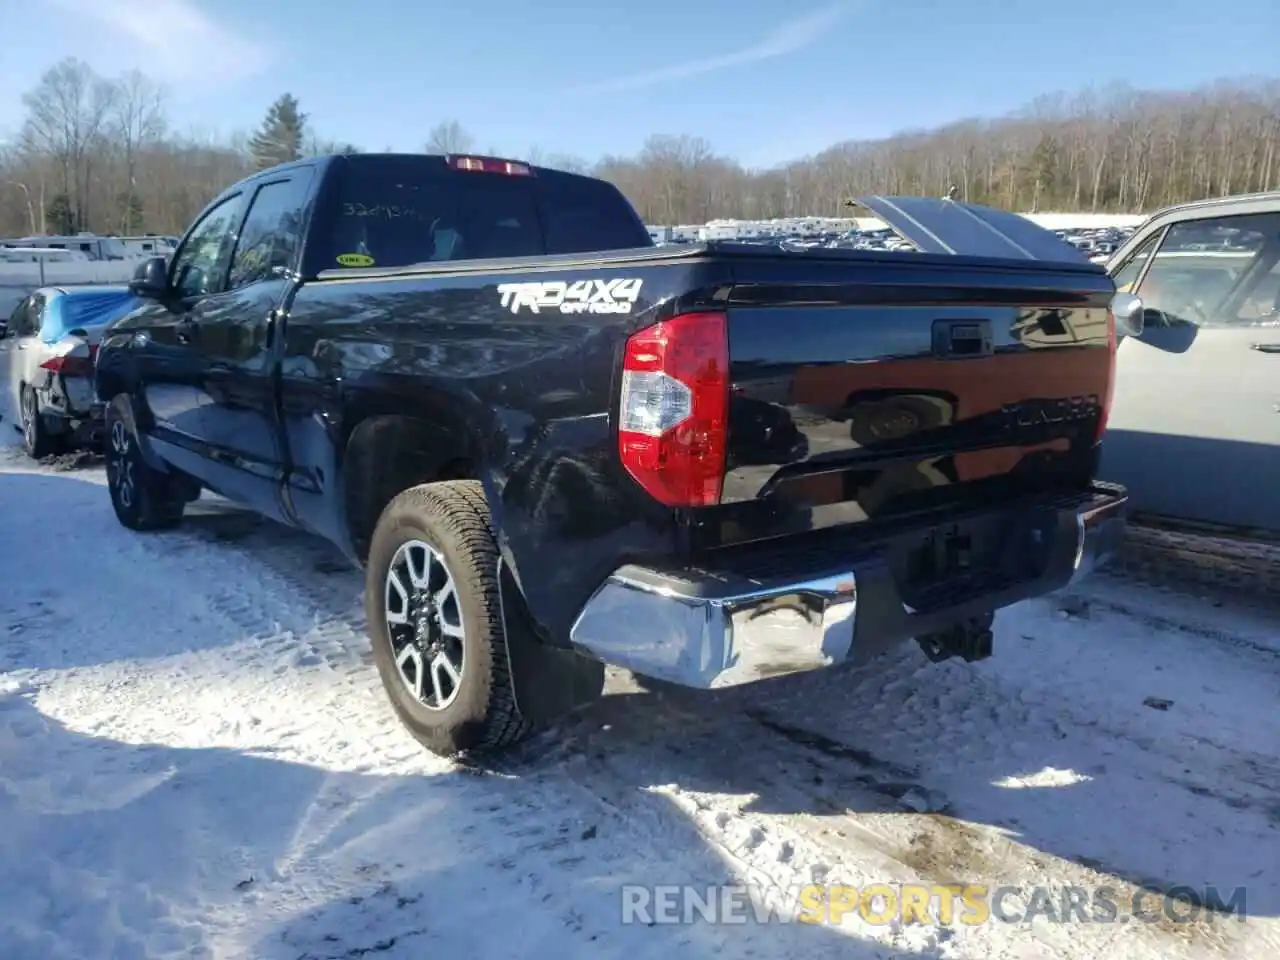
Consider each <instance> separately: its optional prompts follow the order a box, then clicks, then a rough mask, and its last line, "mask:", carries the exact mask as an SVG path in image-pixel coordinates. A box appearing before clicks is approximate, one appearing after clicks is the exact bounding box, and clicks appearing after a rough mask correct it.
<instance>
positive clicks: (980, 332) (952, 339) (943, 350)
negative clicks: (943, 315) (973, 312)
mask: <svg viewBox="0 0 1280 960" xmlns="http://www.w3.org/2000/svg"><path fill="white" fill-rule="evenodd" d="M994 349H995V348H994V345H993V344H992V340H991V321H990V320H935V321H934V322H933V354H934V356H936V357H954V358H962V357H989V356H991V354H992V353H993V352H994Z"/></svg>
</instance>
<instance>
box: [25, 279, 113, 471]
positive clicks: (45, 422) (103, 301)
mask: <svg viewBox="0 0 1280 960" xmlns="http://www.w3.org/2000/svg"><path fill="white" fill-rule="evenodd" d="M136 302H137V301H136V298H135V297H134V296H133V294H131V293H130V292H129V290H128V289H127V288H126V287H124V286H118V287H100V286H92V287H90V286H84V287H41V288H40V289H38V290H36V291H34V292H33V293H31V294H30V295H29V296H27V297H24V298H23V299H22V300H21V301H19V302H18V305H17V307H15V308H14V310H13V313H12V314H10V316H9V318H8V320H7V322H3V323H0V418H2V419H3V420H4V421H5V422H6V423H10V424H12V425H13V426H14V427H15V428H16V429H19V430H21V431H22V442H23V448H24V449H25V450H26V452H27V453H28V455H30V456H32V457H36V458H40V457H46V456H49V455H50V454H54V453H60V452H63V451H64V450H66V449H68V448H70V447H72V446H76V445H83V444H86V443H96V442H97V441H98V440H99V439H100V432H101V429H100V428H101V426H102V424H101V420H100V419H98V418H96V417H95V416H94V415H93V413H94V400H95V397H94V392H93V364H94V357H95V355H96V353H97V350H98V344H99V342H100V341H101V339H102V334H103V331H104V330H106V328H107V327H108V326H109V325H110V323H111V321H112V320H114V319H115V318H116V317H118V316H120V315H121V314H122V313H125V312H127V311H128V309H129V308H130V307H131V306H132V305H134V304H135V303H136Z"/></svg>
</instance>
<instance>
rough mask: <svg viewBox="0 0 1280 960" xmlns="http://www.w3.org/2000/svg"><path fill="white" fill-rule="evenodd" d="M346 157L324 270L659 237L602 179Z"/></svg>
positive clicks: (332, 203)
mask: <svg viewBox="0 0 1280 960" xmlns="http://www.w3.org/2000/svg"><path fill="white" fill-rule="evenodd" d="M340 163H341V166H340V168H339V171H338V174H337V178H336V189H335V191H334V194H333V195H332V196H330V197H329V198H327V200H326V203H325V206H326V207H327V215H326V216H325V217H324V218H323V226H321V227H320V232H319V234H318V235H317V239H318V240H319V243H318V244H317V246H318V247H319V248H320V253H319V256H318V259H317V260H316V262H315V265H316V267H317V268H318V269H321V270H328V269H341V268H343V267H404V266H409V265H410V264H415V263H431V262H439V261H448V260H476V259H487V258H491V257H529V256H540V255H543V254H547V253H583V252H588V251H592V250H617V249H624V248H628V247H638V246H650V245H652V240H651V239H650V238H649V234H648V232H647V231H646V230H645V229H644V226H643V224H641V223H640V221H639V219H638V218H637V217H636V215H635V213H634V212H633V211H632V209H631V207H630V205H629V204H628V203H627V202H626V200H624V199H623V197H622V195H621V194H620V193H619V192H618V191H617V190H616V189H614V188H613V187H612V186H610V185H608V184H605V183H602V182H599V181H593V180H589V179H585V178H579V177H571V176H568V175H564V174H556V173H554V172H544V171H539V173H538V175H537V176H535V177H517V176H503V175H500V174H490V173H472V172H458V171H454V170H451V169H449V168H448V167H447V166H445V164H444V161H443V160H441V159H439V158H436V157H426V156H423V157H365V158H360V157H355V158H347V159H344V160H342V161H340Z"/></svg>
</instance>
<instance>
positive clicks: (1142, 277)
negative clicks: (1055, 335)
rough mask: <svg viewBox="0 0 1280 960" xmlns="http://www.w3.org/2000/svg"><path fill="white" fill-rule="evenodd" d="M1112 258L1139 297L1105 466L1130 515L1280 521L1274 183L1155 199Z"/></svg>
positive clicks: (1278, 243) (1253, 523)
mask: <svg viewBox="0 0 1280 960" xmlns="http://www.w3.org/2000/svg"><path fill="white" fill-rule="evenodd" d="M1108 271H1109V272H1110V273H1111V275H1112V277H1113V278H1114V280H1115V283H1116V287H1117V289H1118V290H1119V291H1120V292H1122V293H1132V294H1136V295H1137V297H1138V298H1139V299H1140V300H1141V302H1142V307H1143V308H1144V309H1143V310H1142V321H1143V322H1142V327H1143V329H1142V332H1141V334H1140V335H1138V336H1136V337H1125V338H1123V339H1122V340H1121V342H1120V347H1119V351H1118V354H1117V361H1116V374H1117V376H1116V387H1115V397H1114V401H1113V406H1112V409H1111V414H1110V419H1109V421H1108V430H1107V433H1106V436H1105V438H1104V440H1103V443H1102V465H1101V470H1100V476H1101V477H1102V478H1103V479H1106V480H1113V481H1115V482H1117V483H1122V484H1124V485H1125V486H1126V487H1128V488H1129V496H1130V503H1131V504H1132V505H1133V509H1134V512H1135V515H1139V514H1147V515H1150V516H1152V517H1155V518H1166V519H1171V520H1174V521H1180V522H1183V523H1185V522H1186V521H1192V522H1194V523H1197V524H1201V525H1208V526H1209V527H1226V528H1234V529H1235V530H1236V531H1245V532H1254V533H1256V532H1262V533H1267V534H1271V535H1280V193H1269V194H1255V195H1251V196H1242V197H1227V198H1224V199H1219V200H1206V201H1202V202H1198V203H1189V204H1184V205H1182V206H1177V207H1172V208H1170V209H1167V210H1163V211H1161V212H1159V213H1157V214H1155V215H1154V216H1152V217H1151V218H1150V219H1149V220H1148V221H1147V222H1146V223H1145V224H1143V225H1142V226H1141V227H1139V228H1138V230H1137V231H1135V232H1134V234H1133V236H1132V237H1130V238H1129V240H1128V241H1127V242H1125V244H1124V245H1123V246H1121V247H1120V249H1119V250H1117V251H1116V254H1115V256H1114V257H1113V258H1112V259H1111V261H1110V263H1109V266H1108Z"/></svg>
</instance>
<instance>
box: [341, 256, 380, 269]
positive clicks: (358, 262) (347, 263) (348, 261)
mask: <svg viewBox="0 0 1280 960" xmlns="http://www.w3.org/2000/svg"><path fill="white" fill-rule="evenodd" d="M338 262H339V263H340V264H342V265H343V266H344V267H372V266H373V257H371V256H369V255H368V254H367V253H340V254H338Z"/></svg>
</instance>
